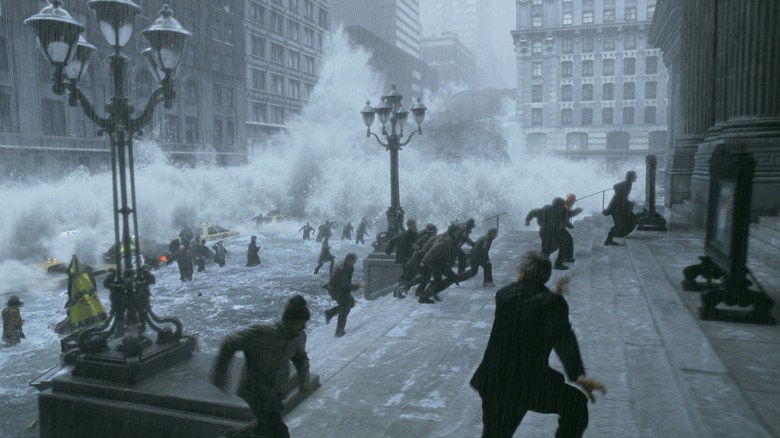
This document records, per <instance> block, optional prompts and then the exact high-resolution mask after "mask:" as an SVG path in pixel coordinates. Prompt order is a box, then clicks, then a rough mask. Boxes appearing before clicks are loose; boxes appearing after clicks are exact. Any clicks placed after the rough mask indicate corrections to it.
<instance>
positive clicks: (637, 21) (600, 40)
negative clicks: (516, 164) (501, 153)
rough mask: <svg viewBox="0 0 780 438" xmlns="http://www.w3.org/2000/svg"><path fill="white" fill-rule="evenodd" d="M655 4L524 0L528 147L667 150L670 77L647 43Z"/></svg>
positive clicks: (520, 29)
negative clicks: (668, 87)
mask: <svg viewBox="0 0 780 438" xmlns="http://www.w3.org/2000/svg"><path fill="white" fill-rule="evenodd" d="M654 10H655V0H554V1H551V0H518V2H517V30H515V31H513V32H512V37H513V39H514V43H515V52H516V54H517V93H516V95H517V121H518V122H519V124H520V125H521V127H522V129H523V132H524V138H525V147H526V148H527V149H528V150H531V151H534V150H536V151H540V150H556V151H563V152H564V153H565V154H567V155H571V156H593V155H608V156H617V157H623V156H628V155H644V154H647V153H655V154H662V155H663V154H665V153H666V149H667V129H666V119H667V107H668V99H667V82H668V74H667V71H666V68H665V66H664V64H663V62H662V60H661V58H660V51H659V50H658V49H657V48H654V47H652V46H651V45H650V44H648V43H647V36H648V31H649V27H650V23H651V20H652V17H653V13H654Z"/></svg>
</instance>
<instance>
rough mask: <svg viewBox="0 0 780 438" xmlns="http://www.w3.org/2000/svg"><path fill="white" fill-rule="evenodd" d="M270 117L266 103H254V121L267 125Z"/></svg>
mask: <svg viewBox="0 0 780 438" xmlns="http://www.w3.org/2000/svg"><path fill="white" fill-rule="evenodd" d="M267 116H268V106H267V105H266V104H264V103H257V102H254V103H252V120H254V121H256V122H260V123H265V121H266V118H267Z"/></svg>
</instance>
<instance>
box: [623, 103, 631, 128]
mask: <svg viewBox="0 0 780 438" xmlns="http://www.w3.org/2000/svg"><path fill="white" fill-rule="evenodd" d="M623 124H624V125H633V124H634V107H633V106H624V107H623Z"/></svg>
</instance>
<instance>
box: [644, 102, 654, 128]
mask: <svg viewBox="0 0 780 438" xmlns="http://www.w3.org/2000/svg"><path fill="white" fill-rule="evenodd" d="M645 125H655V107H654V106H646V107H645Z"/></svg>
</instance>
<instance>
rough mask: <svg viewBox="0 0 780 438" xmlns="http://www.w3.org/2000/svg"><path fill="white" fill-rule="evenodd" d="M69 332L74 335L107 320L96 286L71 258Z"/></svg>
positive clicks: (69, 274)
mask: <svg viewBox="0 0 780 438" xmlns="http://www.w3.org/2000/svg"><path fill="white" fill-rule="evenodd" d="M65 308H66V309H68V319H69V320H70V327H69V328H70V332H71V333H76V332H79V331H81V330H83V329H85V328H87V327H91V326H93V325H95V324H98V323H101V322H103V321H105V320H106V319H108V315H107V314H106V309H105V308H104V307H103V303H102V302H100V298H99V297H98V294H97V285H96V284H95V280H94V278H93V277H92V276H90V274H89V272H87V271H86V270H85V269H84V267H83V266H82V264H81V261H80V260H79V259H78V257H76V256H75V255H74V256H73V259H72V260H71V261H70V265H69V266H68V302H67V303H65Z"/></svg>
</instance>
